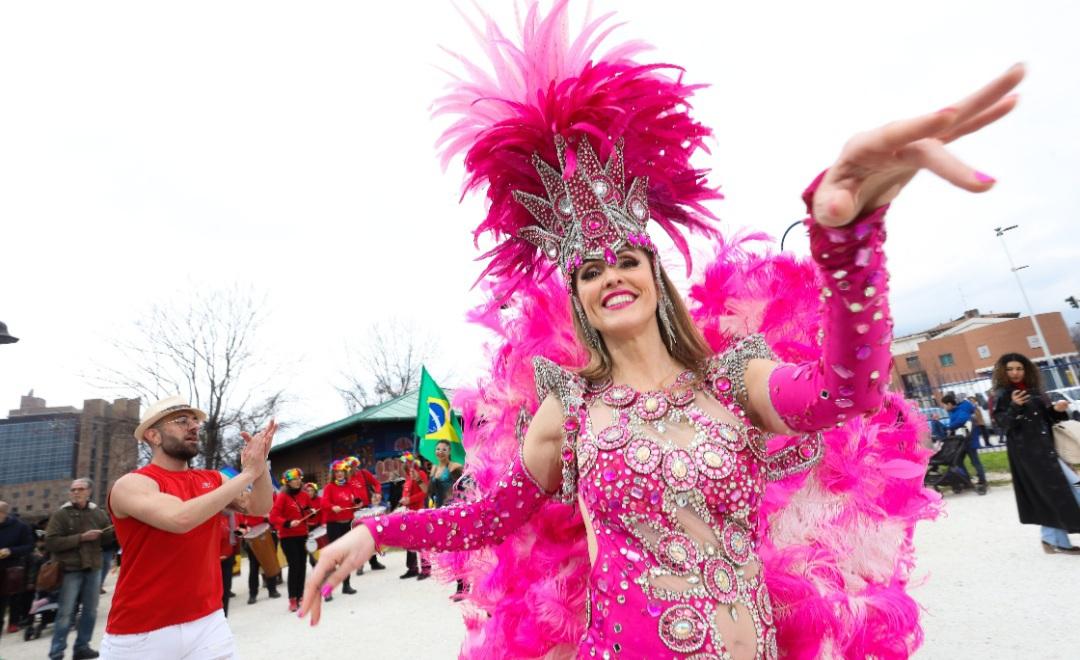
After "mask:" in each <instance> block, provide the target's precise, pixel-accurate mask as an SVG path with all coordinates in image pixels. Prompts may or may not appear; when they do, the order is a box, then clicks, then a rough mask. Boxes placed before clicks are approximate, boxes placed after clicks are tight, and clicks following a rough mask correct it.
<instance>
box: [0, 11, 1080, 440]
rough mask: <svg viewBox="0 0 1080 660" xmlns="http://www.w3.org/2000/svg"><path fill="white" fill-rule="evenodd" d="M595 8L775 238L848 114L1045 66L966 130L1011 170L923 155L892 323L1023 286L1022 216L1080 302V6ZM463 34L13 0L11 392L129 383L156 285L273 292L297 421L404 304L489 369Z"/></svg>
mask: <svg viewBox="0 0 1080 660" xmlns="http://www.w3.org/2000/svg"><path fill="white" fill-rule="evenodd" d="M466 4H467V3H466ZM481 4H482V5H483V6H485V7H486V8H488V9H490V10H492V11H496V13H505V14H506V15H507V16H509V15H510V12H509V11H508V10H507V8H508V7H509V3H508V2H502V1H500V2H495V1H494V0H488V1H486V2H481ZM579 5H581V6H584V3H579ZM594 5H595V9H596V10H598V11H606V10H608V9H613V8H614V9H618V11H619V18H620V19H621V20H625V21H627V22H628V25H626V26H625V27H624V28H622V29H621V30H620V31H619V32H617V33H616V35H621V38H643V39H645V40H647V41H649V42H651V43H653V44H655V45H656V47H657V49H656V51H655V59H656V60H657V61H670V62H675V63H679V64H682V65H683V66H685V67H686V69H687V76H688V79H689V80H691V81H696V82H697V81H699V82H707V83H711V84H712V87H711V88H710V89H708V90H705V91H703V92H702V93H701V94H700V95H699V97H698V99H697V102H696V111H697V116H698V117H699V118H701V119H702V120H703V121H705V122H706V123H707V124H709V125H711V126H712V127H713V128H714V129H715V131H716V140H715V142H714V144H713V145H712V146H713V154H712V156H711V157H709V156H705V155H704V154H703V156H705V157H703V158H702V159H701V161H700V162H701V164H702V165H704V166H708V167H712V168H713V169H714V174H713V177H712V178H713V180H714V181H716V182H719V183H721V184H722V185H723V189H724V191H725V193H726V195H727V201H725V202H723V203H722V204H720V205H718V206H717V207H716V208H717V211H718V212H719V213H720V215H721V216H722V217H723V218H724V221H725V227H726V229H727V231H735V230H737V229H738V228H740V227H746V226H750V227H754V228H758V229H764V230H766V231H769V232H771V233H773V234H775V235H779V234H780V233H781V232H782V231H783V230H784V228H785V227H786V226H787V225H788V224H789V223H790V222H792V221H793V220H796V219H798V218H799V217H800V214H801V212H802V209H801V204H800V202H799V193H800V192H801V190H802V188H803V186H804V185H805V184H806V183H808V182H809V180H810V179H811V178H812V177H813V176H814V175H815V174H816V173H817V172H818V171H819V170H820V169H822V168H823V167H825V166H827V165H828V164H829V163H830V162H831V160H832V158H833V157H834V156H835V155H836V153H837V152H838V150H839V148H840V146H841V145H842V144H843V142H844V141H845V140H846V139H847V137H848V136H849V135H850V134H851V133H853V132H855V131H858V130H861V129H865V128H869V127H872V126H874V125H877V124H880V123H883V122H884V121H887V120H890V119H893V118H897V117H902V116H906V115H910V114H914V113H918V112H923V111H931V110H935V109H937V108H939V107H942V106H944V105H946V104H948V103H950V102H952V101H954V100H955V99H956V98H958V97H960V96H962V95H964V94H966V93H968V92H969V91H971V90H972V89H974V88H976V87H977V86H979V85H981V84H982V83H983V82H985V81H986V80H988V79H990V78H991V77H993V76H994V75H996V74H997V73H999V72H1000V71H1002V70H1003V69H1005V68H1006V67H1007V66H1008V65H1010V64H1011V63H1013V62H1015V61H1025V62H1027V63H1028V64H1029V67H1030V74H1029V77H1028V80H1027V81H1025V83H1024V84H1023V86H1022V88H1021V90H1020V91H1021V94H1022V97H1021V105H1020V108H1019V109H1018V110H1017V111H1016V113H1015V114H1014V116H1012V117H1010V118H1007V119H1006V120H1004V121H1002V122H1001V123H1000V124H999V125H996V126H994V127H992V128H990V129H988V130H987V131H986V132H985V134H982V135H978V136H975V137H972V138H969V139H968V140H966V141H964V142H961V143H960V144H958V145H956V151H957V152H958V153H959V154H960V155H961V156H962V157H963V158H965V159H967V160H968V161H969V162H970V163H972V164H973V165H975V166H976V167H978V168H979V169H980V170H982V171H984V172H987V173H989V174H991V175H993V176H994V177H996V178H997V179H998V180H999V184H998V186H997V188H996V189H995V190H994V191H993V192H991V193H989V194H987V195H984V196H981V197H977V196H973V195H969V194H966V193H963V192H960V191H958V190H954V189H951V188H949V187H947V186H946V185H944V184H943V183H940V182H938V181H934V180H932V179H930V178H929V177H925V176H924V177H921V178H920V179H917V180H916V181H915V182H914V183H913V184H912V185H911V186H910V188H909V189H908V190H907V191H905V193H904V195H903V196H902V198H901V200H900V201H899V202H898V203H897V204H896V205H895V206H894V210H893V212H892V214H891V220H890V242H889V250H890V265H891V268H892V273H893V280H892V281H893V311H894V314H895V317H896V324H897V331H898V332H899V333H906V332H911V331H916V330H919V329H922V328H924V327H927V326H929V325H932V324H935V323H937V322H940V321H943V320H946V319H948V318H952V317H955V316H958V315H959V314H961V313H962V312H963V310H964V309H967V308H973V307H978V308H979V309H981V310H983V311H1019V310H1021V308H1022V303H1021V300H1020V295H1019V292H1018V290H1017V288H1016V286H1015V284H1014V282H1013V280H1012V276H1011V274H1010V273H1009V271H1008V267H1007V265H1006V264H1005V258H1004V255H1003V253H1002V249H1001V246H1000V245H999V244H998V242H997V239H996V238H995V237H994V233H993V231H992V228H993V227H996V226H999V225H1011V224H1019V225H1020V228H1019V229H1018V230H1015V231H1012V232H1010V233H1009V235H1008V240H1009V247H1010V249H1011V250H1012V252H1013V255H1014V256H1015V258H1016V260H1017V262H1018V263H1019V264H1029V265H1030V268H1028V269H1026V270H1024V271H1023V273H1022V275H1023V277H1024V282H1025V285H1026V286H1027V291H1028V295H1029V296H1030V298H1031V300H1032V304H1033V306H1034V307H1035V308H1036V310H1037V311H1040V312H1042V311H1052V310H1061V311H1064V312H1066V320H1067V322H1068V323H1070V324H1073V323H1076V322H1077V321H1080V314H1077V313H1076V311H1075V310H1068V309H1067V306H1066V305H1065V303H1064V302H1063V299H1064V298H1065V297H1066V296H1069V295H1078V296H1080V276H1078V274H1077V260H1078V259H1077V258H1078V257H1080V240H1078V238H1077V225H1078V223H1077V217H1076V216H1077V214H1078V210H1080V185H1077V175H1078V174H1080V121H1078V119H1077V118H1078V117H1080V75H1078V74H1077V69H1076V67H1077V64H1078V63H1080V40H1078V39H1077V38H1076V33H1075V29H1076V26H1077V25H1080V8H1078V6H1077V5H1076V3H1070V2H1066V1H1064V0H1062V1H1060V2H1051V1H1046V0H1042V1H1040V0H1034V1H1030V2H1026V3H1019V2H1004V1H994V0H982V1H979V2H974V1H952V2H942V1H941V0H936V1H934V2H928V1H924V0H916V1H909V2H904V3H894V2H890V3H886V2H866V1H865V0H863V1H861V2H830V1H828V0H823V1H821V2H816V3H806V2H756V3H751V2H725V1H712V2H705V1H701V0H698V1H692V0H666V1H665V2H644V1H633V2H615V1H614V0H606V1H604V0H597V1H596V2H595V3H594ZM440 44H442V45H446V46H449V47H451V48H454V49H458V50H463V51H466V52H470V53H471V52H474V49H473V47H472V42H471V36H470V34H469V32H468V30H467V29H466V27H465V24H464V23H463V22H462V21H461V20H460V18H459V17H458V16H457V14H456V13H455V10H454V9H453V6H452V5H451V4H450V3H449V2H448V1H445V2H444V1H443V0H425V1H424V2H382V3H372V2H361V1H359V0H357V1H353V2H318V3H296V2H267V1H265V0H263V1H259V2H227V1H220V0H218V1H215V2H185V3H164V2H146V1H145V0H143V1H139V2H93V3H90V2H50V3H41V2H32V3H12V2H9V3H3V4H2V5H0V93H2V100H0V320H2V321H4V322H6V323H7V324H8V326H9V328H10V330H11V332H12V334H14V335H16V336H19V337H21V338H22V341H21V342H19V343H18V344H14V345H9V346H3V347H0V410H6V409H7V408H11V407H16V406H17V404H18V397H19V395H21V394H26V392H27V391H28V390H30V389H31V388H34V389H35V393H36V394H37V395H39V396H43V397H45V398H47V399H48V401H49V403H50V404H52V405H79V404H80V402H81V401H82V400H83V399H84V398H90V397H94V396H100V395H105V394H109V393H107V392H102V391H98V390H96V389H95V388H94V387H93V386H92V385H90V384H89V383H87V382H86V380H85V377H84V374H86V373H88V372H90V371H91V370H92V368H93V367H92V364H93V362H94V361H95V360H100V359H101V358H102V356H107V355H108V350H107V345H108V340H109V339H110V338H111V337H115V336H122V335H124V334H125V333H127V332H129V328H130V326H131V324H132V323H133V321H134V320H136V319H137V318H139V316H140V315H141V314H143V313H145V310H146V308H147V307H148V305H150V304H151V303H153V302H154V301H160V300H165V299H170V298H176V297H182V296H184V295H185V291H187V290H190V289H193V288H203V287H210V286H229V285H232V284H239V285H241V286H245V287H247V286H250V287H252V288H253V289H254V290H256V291H257V292H260V293H261V294H265V296H266V305H267V308H266V313H267V315H268V321H267V324H266V325H265V327H264V332H265V334H264V336H263V339H264V343H265V346H266V350H267V357H268V360H272V361H279V360H280V361H281V362H283V363H285V364H286V365H287V367H286V369H285V370H286V372H287V373H286V374H285V375H286V377H287V385H288V388H289V391H290V393H291V396H292V399H293V401H292V403H291V404H290V405H289V407H288V409H287V410H286V411H285V417H286V418H287V419H290V420H291V421H294V422H296V423H297V425H296V426H295V427H294V430H293V431H290V432H289V433H288V434H286V435H285V437H290V436H291V435H294V434H295V433H296V432H299V431H301V430H303V429H304V428H305V427H308V426H314V425H319V424H322V423H327V422H329V421H332V420H334V419H336V418H338V417H340V416H342V414H343V413H344V407H343V405H342V403H341V401H340V399H339V397H338V396H337V394H336V393H335V392H334V389H333V384H334V383H335V382H337V381H338V380H339V376H338V374H339V371H340V370H341V368H342V365H343V364H344V362H345V346H346V342H351V343H353V344H355V343H357V342H359V341H361V340H362V339H363V337H364V334H365V332H366V330H367V328H368V327H369V326H370V324H371V323H372V322H374V321H376V320H378V319H380V318H386V317H398V318H405V319H413V320H414V321H416V322H417V323H418V324H421V325H422V326H424V327H426V328H429V329H430V330H431V332H432V333H434V334H438V335H440V336H441V337H442V349H443V350H442V351H441V352H440V355H439V357H438V358H437V359H436V360H434V361H433V362H432V364H431V365H430V369H431V371H432V373H433V375H434V376H435V377H436V378H437V379H438V378H439V377H440V373H449V372H452V373H453V374H454V376H455V381H456V382H451V383H447V384H449V385H456V384H459V383H465V382H471V381H473V380H474V379H475V377H476V376H478V375H479V372H480V370H481V369H482V368H483V365H484V360H483V359H482V356H483V353H482V342H483V335H482V334H480V333H479V332H478V331H477V330H475V329H471V328H469V327H467V325H466V323H465V321H464V311H465V309H466V308H467V307H468V306H471V305H472V304H474V303H475V302H477V301H478V297H477V294H476V293H475V292H473V293H470V292H469V290H468V287H469V285H470V284H471V283H472V281H473V279H474V278H475V276H476V274H477V272H478V269H479V266H478V265H477V264H475V263H473V262H472V261H471V259H472V258H473V257H474V256H475V254H476V252H475V250H474V249H473V247H472V245H471V238H470V233H469V231H470V229H471V228H472V227H474V226H475V225H476V223H477V221H478V219H479V217H480V216H481V214H482V212H483V208H482V204H481V202H480V200H478V199H469V200H466V202H465V203H464V204H461V205H459V204H458V203H457V198H458V191H459V185H460V181H461V168H460V164H459V163H455V164H454V165H453V166H452V167H451V169H450V171H448V172H446V173H443V172H442V171H440V168H439V166H438V162H437V160H436V158H435V156H434V152H433V148H432V145H433V143H434V141H435V139H436V137H437V136H438V134H439V132H440V131H441V130H442V128H443V127H444V126H445V124H443V123H433V122H431V121H429V120H428V117H427V112H428V107H429V104H430V102H431V101H432V99H433V98H435V97H436V96H437V95H438V94H439V93H440V91H441V89H442V85H443V83H444V82H445V76H444V74H442V73H441V72H440V71H439V70H438V69H437V68H436V67H438V66H450V62H449V59H448V58H447V57H446V56H445V55H444V54H442V52H441V51H440V50H439V48H438V45H440ZM789 241H790V248H789V249H794V250H797V251H801V252H805V250H806V247H807V246H806V244H805V239H804V238H802V237H797V238H795V239H794V240H791V239H789Z"/></svg>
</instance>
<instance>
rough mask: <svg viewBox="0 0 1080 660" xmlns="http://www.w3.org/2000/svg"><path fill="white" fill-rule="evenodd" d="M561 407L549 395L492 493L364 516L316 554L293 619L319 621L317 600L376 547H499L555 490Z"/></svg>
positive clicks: (559, 482) (432, 548)
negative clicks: (431, 506) (434, 506)
mask: <svg viewBox="0 0 1080 660" xmlns="http://www.w3.org/2000/svg"><path fill="white" fill-rule="evenodd" d="M562 423H563V416H562V405H561V404H560V403H559V401H558V399H556V398H555V396H553V395H552V396H548V397H547V398H546V399H545V400H544V402H543V403H542V404H541V405H540V408H539V409H538V410H537V412H536V416H535V417H534V418H533V420H532V422H531V423H530V424H529V428H528V430H527V431H526V433H525V439H524V442H523V443H522V446H521V448H520V451H519V452H518V455H517V456H515V458H514V460H513V461H511V463H510V466H509V467H508V468H507V470H506V473H505V475H504V476H503V478H502V479H500V480H499V482H498V485H497V487H496V488H495V489H493V490H491V491H489V492H487V493H485V495H484V496H483V497H481V498H479V499H477V500H474V501H471V502H455V503H453V504H449V505H447V506H444V507H442V508H439V509H423V510H419V511H408V512H400V513H394V514H391V515H387V516H375V517H374V518H367V519H365V520H364V521H363V524H361V525H358V526H357V527H356V528H354V529H353V530H352V531H351V532H349V533H348V534H346V535H345V536H343V537H341V538H340V539H338V540H337V541H335V542H333V543H331V544H330V545H328V546H326V547H325V548H323V549H322V551H321V552H320V553H319V563H318V564H317V565H316V566H315V569H314V570H313V571H312V573H311V577H310V578H309V579H308V583H307V586H306V587H305V589H304V599H303V606H302V607H301V610H300V616H306V615H307V613H308V612H311V613H312V616H311V623H312V625H315V624H316V623H318V621H319V612H320V606H321V601H322V599H321V598H319V597H318V596H317V595H316V593H319V592H320V590H324V591H326V592H329V591H330V590H332V589H333V588H334V587H335V586H336V585H338V584H339V583H341V582H342V581H343V580H344V579H345V578H346V577H348V576H349V575H350V574H351V573H352V571H353V570H355V569H356V568H357V567H358V566H360V565H362V564H363V563H364V562H365V561H367V560H368V558H370V557H371V555H373V554H374V553H375V550H376V547H382V546H397V547H402V548H407V549H410V550H438V551H450V550H467V549H473V548H478V547H482V546H485V545H494V544H497V543H501V542H502V540H503V539H504V538H506V537H507V536H508V535H510V534H511V533H513V532H514V531H515V530H516V529H518V528H519V527H521V525H523V524H525V522H526V521H528V520H529V518H531V517H532V515H533V513H535V512H536V511H537V510H538V509H539V508H540V507H541V506H542V505H543V504H544V503H545V502H547V501H548V500H549V499H550V496H551V495H552V494H553V493H555V492H556V491H558V489H559V486H560V485H561V478H562V476H561V475H562V471H561V464H560V461H561V457H560V448H561V445H562Z"/></svg>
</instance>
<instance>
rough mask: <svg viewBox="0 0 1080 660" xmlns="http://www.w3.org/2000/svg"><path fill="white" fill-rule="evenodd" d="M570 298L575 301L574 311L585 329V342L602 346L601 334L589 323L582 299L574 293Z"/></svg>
mask: <svg viewBox="0 0 1080 660" xmlns="http://www.w3.org/2000/svg"><path fill="white" fill-rule="evenodd" d="M570 300H571V301H573V305H574V313H575V314H577V318H578V322H579V323H581V328H582V329H583V330H584V331H585V343H587V344H588V345H589V346H591V347H592V348H596V349H599V348H600V335H599V334H598V333H597V332H596V328H594V327H592V326H591V325H590V324H589V319H588V317H587V316H585V309H584V308H583V307H582V306H581V301H580V300H578V297H577V296H576V295H574V294H571V295H570Z"/></svg>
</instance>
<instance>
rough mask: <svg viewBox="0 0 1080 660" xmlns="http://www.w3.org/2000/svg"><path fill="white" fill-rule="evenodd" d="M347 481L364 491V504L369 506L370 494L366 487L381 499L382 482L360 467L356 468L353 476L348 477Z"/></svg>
mask: <svg viewBox="0 0 1080 660" xmlns="http://www.w3.org/2000/svg"><path fill="white" fill-rule="evenodd" d="M349 483H350V484H353V485H354V486H356V488H357V490H360V491H362V492H363V493H364V503H365V504H364V505H365V506H371V496H370V494H369V491H368V489H369V488H370V489H371V490H373V491H375V494H376V495H378V496H379V499H382V484H381V483H379V480H378V479H376V478H375V475H373V474H372V473H370V472H368V471H367V470H365V469H363V468H361V469H359V470H357V471H356V472H355V473H354V474H353V476H351V477H349Z"/></svg>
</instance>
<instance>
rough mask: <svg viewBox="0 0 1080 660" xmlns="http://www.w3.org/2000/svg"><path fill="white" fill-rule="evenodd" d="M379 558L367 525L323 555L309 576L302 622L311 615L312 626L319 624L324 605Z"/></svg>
mask: <svg viewBox="0 0 1080 660" xmlns="http://www.w3.org/2000/svg"><path fill="white" fill-rule="evenodd" d="M373 554H375V539H374V538H372V536H371V532H370V531H369V530H368V528H367V527H366V526H364V525H357V526H356V527H354V528H353V529H352V531H350V532H349V533H348V534H346V535H345V536H342V537H341V538H339V539H338V540H336V541H334V542H333V543H331V544H330V545H328V546H326V547H325V548H323V549H322V550H320V551H319V563H318V564H316V565H315V568H314V569H312V571H311V573H309V574H308V578H307V584H305V585H304V598H303V601H302V603H301V605H300V613H299V616H300V618H303V617H305V616H307V615H308V614H311V625H313V626H315V625H318V623H319V618H320V616H321V614H322V601H323V598H324V597H325V596H326V594H329V593H330V592H332V591H333V590H334V589H335V588H336V587H337V586H338V585H339V584H341V583H342V582H344V581H345V578H347V577H349V575H351V574H352V572H353V571H355V570H356V569H357V568H359V567H360V566H363V565H364V562H366V561H367V560H368V559H370V558H371V555H373Z"/></svg>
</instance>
